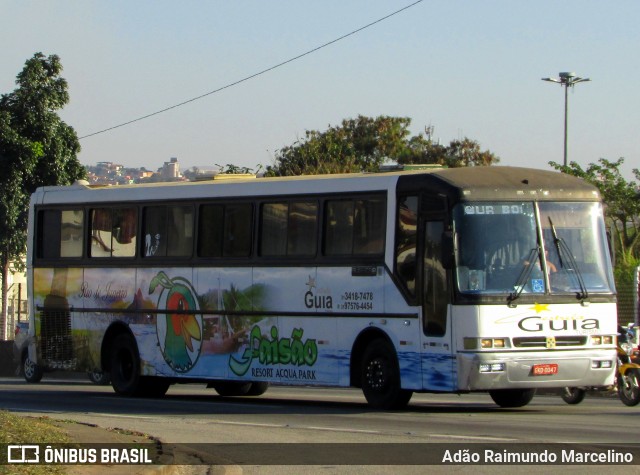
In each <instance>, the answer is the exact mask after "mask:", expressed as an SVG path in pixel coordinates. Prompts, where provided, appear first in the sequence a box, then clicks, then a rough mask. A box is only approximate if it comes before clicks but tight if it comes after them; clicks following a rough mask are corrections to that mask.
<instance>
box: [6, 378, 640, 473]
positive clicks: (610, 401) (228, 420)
mask: <svg viewBox="0 0 640 475" xmlns="http://www.w3.org/2000/svg"><path fill="white" fill-rule="evenodd" d="M0 408H1V409H5V410H9V411H12V412H18V413H25V414H32V415H48V416H50V417H52V418H58V419H65V420H76V421H80V422H86V423H92V424H97V425H99V426H101V427H120V428H126V429H131V430H136V431H141V432H144V433H147V434H151V435H154V436H156V437H158V438H160V439H161V440H163V442H165V443H172V444H184V445H188V446H191V447H195V448H197V447H199V445H198V444H228V445H226V446H223V445H221V447H222V449H224V450H226V451H227V453H229V451H231V454H232V455H233V449H234V447H233V444H267V443H269V444H292V445H287V446H284V445H272V446H267V445H264V446H259V445H253V446H251V447H252V448H253V449H257V448H260V447H263V448H265V449H271V448H279V449H280V450H279V453H277V454H275V455H274V454H273V451H272V452H271V456H270V457H271V458H270V457H268V456H267V455H266V454H262V455H260V456H258V457H257V459H256V460H257V461H258V462H259V461H260V457H263V459H262V461H263V463H265V464H266V465H269V464H277V463H298V461H299V457H300V456H301V454H302V455H304V450H307V449H313V450H316V449H317V447H318V444H331V443H335V444H373V445H369V446H367V447H369V449H368V450H369V451H370V452H369V455H368V456H370V457H372V460H373V459H375V457H384V456H385V455H381V454H382V453H384V451H385V450H390V449H389V448H393V452H392V453H391V452H389V453H388V454H387V456H389V457H390V458H389V462H390V463H394V464H395V463H400V464H402V463H405V462H403V461H399V460H398V457H403V456H404V455H402V454H403V453H404V452H403V450H405V447H406V446H407V444H438V445H434V446H433V447H440V448H442V447H445V448H446V447H451V448H452V450H453V449H455V448H464V447H467V446H465V445H460V444H466V443H473V444H484V445H483V446H489V447H497V448H500V447H503V446H504V444H520V445H522V444H524V446H530V447H538V448H540V447H544V446H546V445H548V444H554V443H559V444H579V446H580V447H588V446H591V445H593V444H613V447H618V448H624V447H626V446H628V445H629V444H638V442H640V406H638V407H634V408H629V407H626V406H624V405H623V404H622V403H621V402H620V401H619V400H618V399H617V398H615V397H601V396H588V397H587V398H586V399H585V401H584V402H582V403H581V404H579V405H575V406H570V405H567V404H565V403H564V402H563V401H562V400H561V399H560V398H559V397H557V396H551V395H543V396H536V397H535V398H534V400H533V401H532V403H531V404H529V405H528V406H526V407H524V408H520V409H501V408H499V407H498V406H496V405H495V404H494V403H493V401H492V400H491V399H490V397H489V396H488V395H485V394H473V395H462V396H457V395H431V394H416V395H414V397H413V399H412V400H411V403H410V405H409V407H408V408H407V409H406V410H403V411H390V412H380V411H374V410H371V409H369V408H368V406H367V405H366V403H365V400H364V397H363V396H362V394H361V393H360V392H359V391H357V390H352V389H324V388H320V389H319V388H292V387H271V388H269V390H268V391H267V392H266V393H265V394H264V395H262V396H260V397H256V398H249V397H245V398H222V397H220V396H217V395H216V393H215V392H214V391H213V390H212V389H206V388H205V387H204V386H203V385H176V386H172V387H171V388H170V389H169V392H168V393H167V396H166V397H164V398H162V399H135V398H122V397H119V396H116V395H115V393H114V392H113V390H112V389H111V388H110V387H109V386H96V385H93V384H91V383H90V382H88V381H85V380H84V378H81V379H77V378H76V379H52V378H47V377H45V379H43V381H42V382H41V383H39V384H36V385H31V384H27V383H25V382H24V381H22V380H20V379H18V378H0ZM296 444H298V445H296ZM307 444H308V445H307ZM314 444H315V445H314ZM531 444H533V445H531ZM536 444H541V445H536ZM243 446H244V447H246V445H243ZM283 447H285V448H286V449H283ZM322 447H327V448H331V450H335V452H334V453H332V454H329V455H331V456H333V457H346V458H347V459H348V458H349V457H350V455H349V454H340V453H339V449H340V446H331V445H327V446H322ZM352 447H353V448H354V449H358V448H359V447H360V446H358V445H354V446H352ZM414 447H421V446H414ZM371 448H373V449H374V451H373V452H372V451H371ZM635 449H638V446H637V445H636V446H635ZM276 452H278V451H276ZM414 452H415V451H414ZM354 453H356V454H357V450H354ZM232 455H231V458H233V456H232ZM352 455H353V454H352ZM359 456H362V453H360V454H359ZM365 456H366V453H365ZM329 458H330V457H329ZM318 461H319V462H321V463H320V464H317V465H319V466H326V465H327V464H325V463H324V462H325V461H326V460H325V459H323V458H322V457H320V458H319V459H318ZM352 462H353V463H356V464H357V465H358V466H360V465H361V464H362V465H365V466H366V465H367V463H368V462H367V461H364V462H363V461H362V459H361V458H358V457H356V458H355V459H354V460H353V461H352ZM248 463H251V461H249V462H248ZM350 463H351V461H350ZM638 467H639V465H635V466H633V467H628V468H627V470H626V471H625V473H638V470H637V469H638ZM367 468H368V470H364V472H367V473H383V472H376V471H375V470H374V471H371V470H373V468H372V466H368V467H367ZM496 468H498V467H494V466H490V465H488V466H484V469H483V470H486V473H495V469H496ZM565 468H566V467H565ZM273 470H274V472H272V473H281V471H277V469H276V468H275V467H274V468H273ZM483 470H480V473H484V471H483ZM607 471H608V472H610V473H611V471H610V470H609V469H607ZM244 472H245V473H251V471H250V470H249V471H247V470H246V469H245V471H244ZM341 472H342V470H341ZM361 472H362V471H359V472H358V473H361ZM511 472H513V470H511ZM511 472H510V473H511ZM516 472H517V470H516ZM261 473H262V471H261ZM354 473H355V472H354ZM416 473H419V472H416ZM474 473H478V471H477V470H476V471H475V472H474ZM522 473H525V472H524V471H523V472H522Z"/></svg>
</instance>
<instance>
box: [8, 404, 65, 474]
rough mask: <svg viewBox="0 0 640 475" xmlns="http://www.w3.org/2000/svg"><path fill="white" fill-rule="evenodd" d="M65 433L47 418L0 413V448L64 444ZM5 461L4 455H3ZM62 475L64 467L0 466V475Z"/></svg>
mask: <svg viewBox="0 0 640 475" xmlns="http://www.w3.org/2000/svg"><path fill="white" fill-rule="evenodd" d="M69 442H70V440H69V437H68V436H67V434H66V432H65V431H64V430H62V429H60V428H58V427H56V426H55V425H54V424H53V422H52V421H50V420H49V419H48V418H47V417H38V418H36V417H21V416H16V415H14V414H11V413H9V412H7V411H0V447H2V448H4V449H5V450H6V447H7V444H64V443H69ZM4 456H5V459H6V454H4ZM51 473H52V474H64V473H67V472H66V470H65V468H64V467H61V466H55V465H26V464H25V465H0V474H18V475H22V474H29V475H40V474H42V475H44V474H51Z"/></svg>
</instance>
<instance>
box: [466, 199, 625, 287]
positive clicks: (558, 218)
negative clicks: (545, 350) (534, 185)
mask: <svg viewBox="0 0 640 475" xmlns="http://www.w3.org/2000/svg"><path fill="white" fill-rule="evenodd" d="M538 223H539V224H538ZM454 226H455V231H456V236H457V248H458V254H457V269H456V270H457V272H456V275H457V285H458V289H459V290H460V291H461V292H463V293H473V294H478V293H480V294H507V295H513V293H514V292H517V293H520V292H523V293H534V294H545V293H546V294H579V295H581V296H582V297H581V298H584V297H586V296H587V295H589V294H591V293H611V292H613V277H612V275H611V272H610V270H609V269H610V268H611V266H610V265H609V254H608V251H607V241H606V234H605V227H604V220H603V217H602V209H601V205H600V204H599V203H584V202H582V203H558V202H555V203H551V202H540V203H533V202H508V203H505V202H481V203H480V202H478V203H462V204H459V205H458V206H456V208H455V210H454Z"/></svg>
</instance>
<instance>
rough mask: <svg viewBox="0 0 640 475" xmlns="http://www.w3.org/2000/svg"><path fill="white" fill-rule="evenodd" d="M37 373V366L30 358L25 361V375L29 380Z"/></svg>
mask: <svg viewBox="0 0 640 475" xmlns="http://www.w3.org/2000/svg"><path fill="white" fill-rule="evenodd" d="M34 373H35V364H34V363H33V361H31V360H30V359H29V358H25V360H24V375H25V376H26V377H27V378H32V377H33V375H34Z"/></svg>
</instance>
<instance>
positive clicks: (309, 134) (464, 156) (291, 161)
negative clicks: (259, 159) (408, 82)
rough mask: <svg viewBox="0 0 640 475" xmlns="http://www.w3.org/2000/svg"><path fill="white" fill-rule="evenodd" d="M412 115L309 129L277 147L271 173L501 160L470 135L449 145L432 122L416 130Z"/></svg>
mask: <svg viewBox="0 0 640 475" xmlns="http://www.w3.org/2000/svg"><path fill="white" fill-rule="evenodd" d="M410 125H411V119H409V118H408V117H389V116H379V117H376V118H371V117H365V116H358V117H357V118H355V119H345V120H343V121H342V123H341V124H340V125H339V126H333V127H329V128H328V129H327V130H326V131H324V132H320V131H317V130H310V131H306V132H305V137H304V139H302V140H298V141H296V142H295V143H294V144H293V145H290V146H287V147H283V148H282V149H280V150H278V151H277V152H276V156H275V161H274V164H273V165H272V166H268V167H267V168H266V175H268V176H286V175H305V174H323V173H353V172H375V171H378V170H379V168H380V166H381V165H382V164H383V163H385V162H387V161H392V162H396V163H399V164H411V163H423V164H439V165H444V166H449V167H459V166H473V165H491V164H493V163H497V162H498V161H499V159H498V157H496V156H495V155H494V154H492V153H491V152H488V151H481V150H480V146H479V144H478V143H477V142H475V141H472V140H470V139H468V138H465V139H463V140H458V141H452V142H451V143H450V145H449V146H448V147H445V146H442V145H440V144H439V143H436V142H434V141H433V140H432V138H431V135H432V132H433V128H428V129H427V130H426V131H425V134H419V135H416V136H412V135H411V132H410V131H409V126H410Z"/></svg>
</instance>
